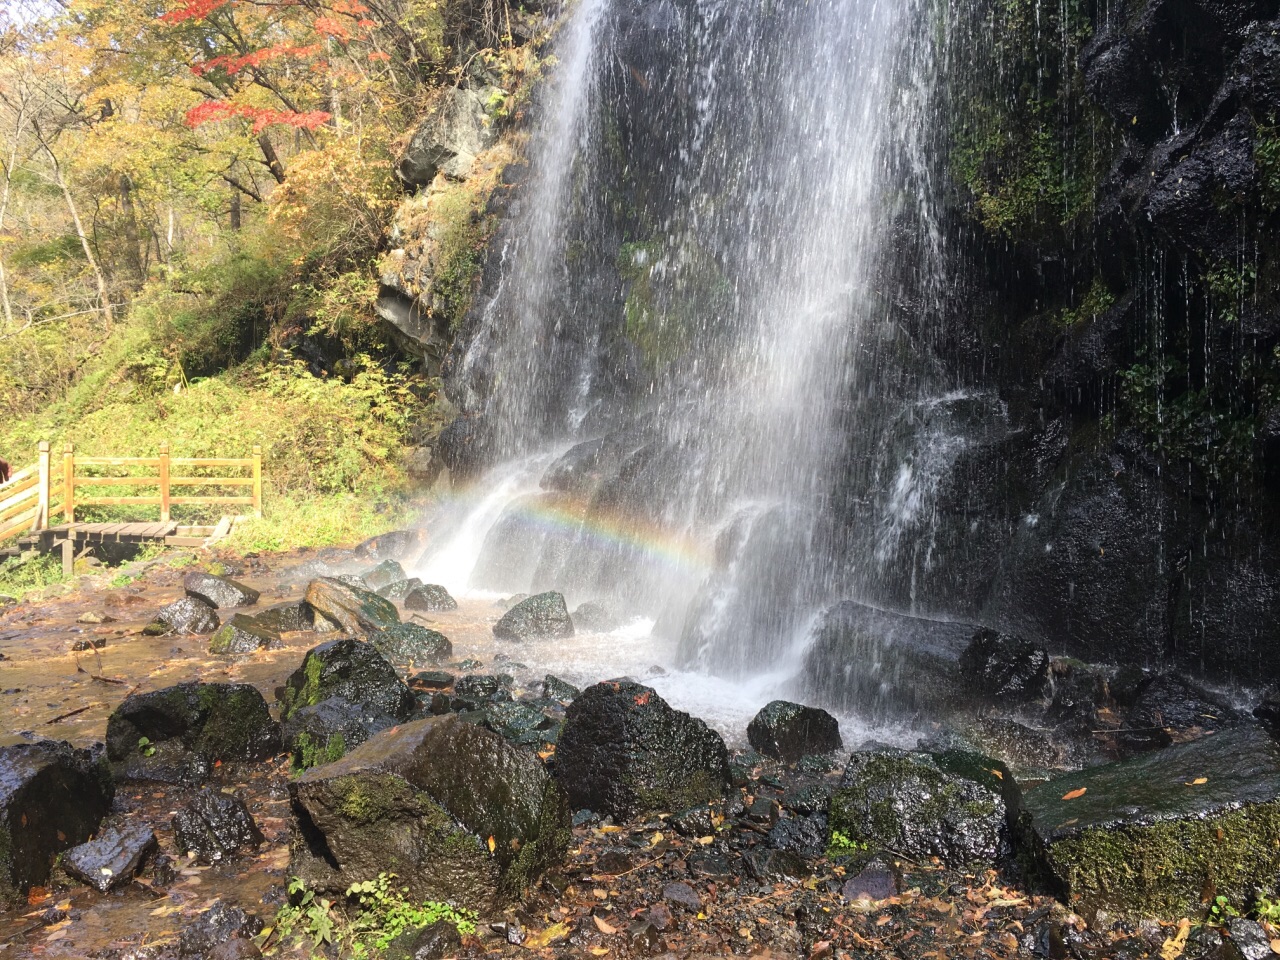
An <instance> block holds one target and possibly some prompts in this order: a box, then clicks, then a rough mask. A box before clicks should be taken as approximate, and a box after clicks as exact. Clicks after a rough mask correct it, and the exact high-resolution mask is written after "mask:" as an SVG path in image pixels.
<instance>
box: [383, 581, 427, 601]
mask: <svg viewBox="0 0 1280 960" xmlns="http://www.w3.org/2000/svg"><path fill="white" fill-rule="evenodd" d="M421 586H422V581H421V580H419V579H418V578H417V577H410V578H409V579H408V580H397V581H396V582H395V583H389V584H387V585H386V586H385V587H381V588H380V589H378V590H375V591H374V593H376V594H377V595H378V596H380V597H382V598H384V599H386V600H404V599H406V598H407V597H408V596H409V594H411V593H413V591H415V590H417V589H418V588H419V587H421Z"/></svg>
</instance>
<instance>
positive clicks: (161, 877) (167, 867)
mask: <svg viewBox="0 0 1280 960" xmlns="http://www.w3.org/2000/svg"><path fill="white" fill-rule="evenodd" d="M177 882H178V871H177V868H176V867H174V865H173V857H170V856H168V855H167V854H163V853H161V854H158V855H157V856H156V857H155V858H154V859H153V860H152V861H151V885H152V886H153V887H156V888H157V889H164V888H165V887H168V886H172V885H173V884H175V883H177Z"/></svg>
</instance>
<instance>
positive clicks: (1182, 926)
mask: <svg viewBox="0 0 1280 960" xmlns="http://www.w3.org/2000/svg"><path fill="white" fill-rule="evenodd" d="M1190 933H1191V921H1190V920H1188V919H1186V918H1185V917H1184V918H1183V919H1181V920H1179V921H1178V932H1177V934H1175V935H1174V936H1172V937H1169V938H1168V939H1167V940H1165V942H1164V945H1163V946H1162V947H1161V948H1160V960H1178V958H1179V957H1180V956H1182V952H1183V951H1184V950H1186V949H1187V935H1188V934H1190Z"/></svg>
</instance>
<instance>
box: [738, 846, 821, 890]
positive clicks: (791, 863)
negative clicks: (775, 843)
mask: <svg viewBox="0 0 1280 960" xmlns="http://www.w3.org/2000/svg"><path fill="white" fill-rule="evenodd" d="M742 862H743V865H744V866H745V867H746V868H747V873H749V874H751V876H752V877H753V878H755V879H756V880H761V881H764V882H767V883H775V882H778V881H783V882H789V883H794V882H796V881H798V880H804V879H805V878H806V877H808V876H809V875H810V874H812V873H813V871H812V870H810V869H809V866H808V864H806V863H805V862H804V860H802V859H801V858H800V855H799V854H797V853H795V852H794V851H791V850H778V849H775V848H773V847H767V846H764V845H763V844H761V845H760V846H757V847H752V848H751V849H750V850H748V851H747V852H746V853H744V854H743V855H742Z"/></svg>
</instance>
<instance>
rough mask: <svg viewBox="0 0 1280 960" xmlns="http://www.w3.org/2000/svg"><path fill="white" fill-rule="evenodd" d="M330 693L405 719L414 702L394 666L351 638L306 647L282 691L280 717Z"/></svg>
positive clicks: (370, 708) (325, 698)
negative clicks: (300, 661)
mask: <svg viewBox="0 0 1280 960" xmlns="http://www.w3.org/2000/svg"><path fill="white" fill-rule="evenodd" d="M330 697H341V698H342V699H344V700H346V701H348V702H350V703H354V704H357V705H359V706H361V707H364V708H366V709H368V710H370V711H374V712H377V713H385V714H387V715H388V716H392V717H395V718H396V719H397V720H407V719H409V717H411V716H412V715H413V713H414V711H415V709H416V705H417V701H416V700H414V697H413V694H412V693H410V692H409V688H408V687H407V686H405V683H404V681H403V680H401V679H400V675H399V674H397V673H396V669H395V667H393V666H392V665H391V664H390V663H388V662H387V659H386V658H385V657H384V656H383V655H382V654H380V653H379V652H378V651H377V649H376V648H375V647H374V646H373V644H371V643H366V642H365V641H363V640H354V639H344V640H330V641H329V642H328V643H322V644H320V646H318V647H313V648H312V649H310V650H308V651H307V655H306V656H305V657H304V658H303V660H302V666H300V667H299V668H298V669H297V670H295V671H294V672H293V673H292V674H291V675H290V676H289V679H288V680H286V681H285V686H284V689H283V691H280V698H281V707H280V716H281V718H282V719H284V720H288V719H289V717H290V716H291V715H292V714H293V711H295V710H297V709H299V708H301V707H310V706H314V705H315V704H317V703H320V701H322V700H328V699H329V698H330Z"/></svg>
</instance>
